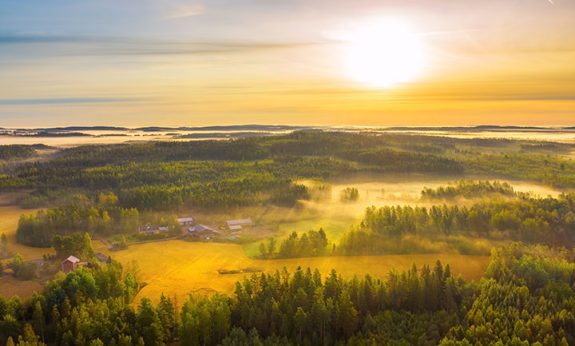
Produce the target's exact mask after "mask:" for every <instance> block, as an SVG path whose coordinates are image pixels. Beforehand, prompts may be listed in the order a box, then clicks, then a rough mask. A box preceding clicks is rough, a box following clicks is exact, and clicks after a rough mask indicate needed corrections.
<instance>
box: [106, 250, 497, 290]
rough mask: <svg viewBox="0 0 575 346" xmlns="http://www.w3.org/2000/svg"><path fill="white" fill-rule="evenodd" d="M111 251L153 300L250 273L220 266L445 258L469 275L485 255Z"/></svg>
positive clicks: (344, 269)
mask: <svg viewBox="0 0 575 346" xmlns="http://www.w3.org/2000/svg"><path fill="white" fill-rule="evenodd" d="M111 255H112V257H113V258H115V259H116V260H119V261H120V262H122V263H124V264H125V265H130V263H132V262H133V261H136V262H137V263H138V266H139V269H140V279H141V280H143V281H145V282H146V283H147V286H146V287H144V288H143V289H142V290H141V291H140V293H139V296H138V298H142V297H149V298H151V299H152V300H157V299H158V298H159V296H160V294H161V293H162V292H164V293H165V294H167V295H170V296H174V295H175V296H177V297H178V300H179V301H181V300H182V299H185V297H186V296H187V295H188V294H189V293H190V292H197V293H209V292H214V291H218V292H225V293H230V292H232V291H233V288H234V284H235V282H236V281H238V280H240V279H241V278H242V277H243V276H244V275H250V274H232V275H221V274H219V273H218V270H219V269H227V270H237V269H242V268H246V267H259V268H262V269H264V270H265V271H266V272H273V271H275V270H279V269H282V268H283V267H287V268H288V270H290V271H293V270H294V269H295V268H296V267H297V266H302V267H311V268H318V269H319V270H320V271H321V272H322V273H327V272H329V271H331V269H332V268H333V269H336V270H337V271H338V272H339V273H340V274H342V275H343V276H346V277H350V276H353V275H354V274H357V275H364V274H367V273H369V274H371V275H373V276H376V277H385V276H386V275H387V274H388V273H389V271H390V270H392V269H397V270H404V269H407V268H409V267H410V266H411V265H412V264H413V263H415V264H416V265H417V266H422V265H424V264H430V265H432V264H434V263H435V261H436V260H437V259H439V260H441V261H442V262H443V263H444V264H446V263H449V264H450V265H451V267H452V270H453V272H454V273H457V274H461V275H462V276H463V277H464V278H466V279H469V280H473V279H478V278H480V277H481V275H482V274H483V272H484V270H485V268H486V266H487V262H488V259H489V258H488V256H462V255H453V254H433V255H390V256H360V257H322V258H298V259H286V260H255V259H251V258H249V257H247V256H246V254H245V253H244V251H243V249H242V248H241V247H240V246H238V245H234V244H218V243H190V242H185V241H178V240H171V241H165V242H161V243H147V244H140V245H132V246H130V248H129V249H128V250H124V251H119V252H113V253H111Z"/></svg>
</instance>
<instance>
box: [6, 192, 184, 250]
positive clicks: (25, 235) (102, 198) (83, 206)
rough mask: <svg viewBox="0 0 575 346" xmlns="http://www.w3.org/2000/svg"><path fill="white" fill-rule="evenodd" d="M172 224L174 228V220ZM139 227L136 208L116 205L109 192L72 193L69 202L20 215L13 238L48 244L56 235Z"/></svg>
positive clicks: (114, 231)
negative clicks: (95, 196)
mask: <svg viewBox="0 0 575 346" xmlns="http://www.w3.org/2000/svg"><path fill="white" fill-rule="evenodd" d="M173 224H174V227H175V224H177V223H176V222H175V220H174V221H173ZM139 226H140V214H139V212H138V210H137V209H134V208H131V209H127V208H121V207H119V206H118V198H117V197H116V195H114V194H113V193H108V194H100V195H99V196H98V199H97V200H96V201H92V200H91V199H89V198H87V197H86V196H83V195H76V196H75V197H74V201H73V203H71V204H69V205H67V206H63V207H58V208H52V209H47V210H40V211H38V212H37V213H36V214H30V215H27V214H23V215H22V216H21V217H20V220H19V222H18V228H17V230H16V240H17V241H18V242H19V243H22V244H25V245H29V246H35V247H49V246H51V245H52V241H53V239H54V237H55V236H56V235H65V234H71V233H75V232H82V233H83V232H90V233H96V234H101V235H110V234H117V233H134V232H137V230H138V228H139Z"/></svg>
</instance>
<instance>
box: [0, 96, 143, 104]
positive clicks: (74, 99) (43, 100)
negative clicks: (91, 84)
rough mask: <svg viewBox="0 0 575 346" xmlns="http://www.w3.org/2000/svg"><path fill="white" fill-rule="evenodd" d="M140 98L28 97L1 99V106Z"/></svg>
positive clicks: (131, 100) (105, 101) (109, 101)
mask: <svg viewBox="0 0 575 346" xmlns="http://www.w3.org/2000/svg"><path fill="white" fill-rule="evenodd" d="M139 100H141V99H139V98H117V97H69V98H68V97H67V98H28V99H0V106H35V105H69V104H96V103H123V102H134V101H139Z"/></svg>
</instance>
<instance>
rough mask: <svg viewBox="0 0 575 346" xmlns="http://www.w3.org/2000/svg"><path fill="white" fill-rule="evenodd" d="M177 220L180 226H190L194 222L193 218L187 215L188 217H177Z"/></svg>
mask: <svg viewBox="0 0 575 346" xmlns="http://www.w3.org/2000/svg"><path fill="white" fill-rule="evenodd" d="M177 220H178V222H179V223H180V226H191V225H193V224H194V218H193V217H191V216H189V217H180V218H178V219H177Z"/></svg>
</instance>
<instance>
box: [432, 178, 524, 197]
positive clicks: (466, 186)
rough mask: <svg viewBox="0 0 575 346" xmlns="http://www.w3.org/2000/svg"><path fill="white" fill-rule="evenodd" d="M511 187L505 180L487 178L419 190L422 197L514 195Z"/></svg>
mask: <svg viewBox="0 0 575 346" xmlns="http://www.w3.org/2000/svg"><path fill="white" fill-rule="evenodd" d="M515 195H516V193H515V190H514V189H513V187H512V186H511V185H510V184H508V183H505V182H503V183H502V182H499V181H493V182H492V181H489V180H484V181H483V180H478V181H473V180H459V181H457V182H456V183H455V184H453V185H448V186H440V187H438V188H435V189H432V188H428V187H426V188H424V189H423V191H421V198H423V199H453V198H459V197H462V198H468V199H471V198H483V197H493V196H506V197H513V196H515Z"/></svg>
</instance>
